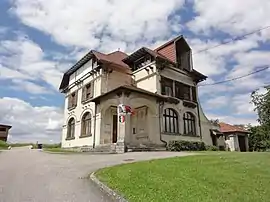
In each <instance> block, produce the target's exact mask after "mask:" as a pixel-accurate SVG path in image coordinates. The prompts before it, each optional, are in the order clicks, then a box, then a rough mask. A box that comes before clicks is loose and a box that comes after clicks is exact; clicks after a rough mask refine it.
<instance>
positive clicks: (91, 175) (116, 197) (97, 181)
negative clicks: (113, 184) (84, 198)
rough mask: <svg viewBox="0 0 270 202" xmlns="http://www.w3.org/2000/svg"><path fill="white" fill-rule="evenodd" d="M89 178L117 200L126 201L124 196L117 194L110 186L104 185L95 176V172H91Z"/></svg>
mask: <svg viewBox="0 0 270 202" xmlns="http://www.w3.org/2000/svg"><path fill="white" fill-rule="evenodd" d="M89 179H90V180H91V181H92V182H94V183H95V184H96V185H97V186H98V187H99V188H100V189H101V190H102V191H103V192H105V193H106V194H107V195H109V196H110V197H112V198H114V199H116V200H117V201H119V202H128V201H127V200H126V199H125V198H124V197H122V196H121V195H119V194H118V193H116V192H115V191H114V190H112V189H111V188H109V187H108V186H107V185H105V184H104V183H102V182H101V181H100V180H99V179H98V178H97V177H96V176H95V172H92V173H91V174H90V175H89Z"/></svg>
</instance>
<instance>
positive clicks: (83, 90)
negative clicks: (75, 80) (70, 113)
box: [82, 86, 86, 102]
mask: <svg viewBox="0 0 270 202" xmlns="http://www.w3.org/2000/svg"><path fill="white" fill-rule="evenodd" d="M85 98H86V87H85V86H84V87H83V88H82V102H84V101H85Z"/></svg>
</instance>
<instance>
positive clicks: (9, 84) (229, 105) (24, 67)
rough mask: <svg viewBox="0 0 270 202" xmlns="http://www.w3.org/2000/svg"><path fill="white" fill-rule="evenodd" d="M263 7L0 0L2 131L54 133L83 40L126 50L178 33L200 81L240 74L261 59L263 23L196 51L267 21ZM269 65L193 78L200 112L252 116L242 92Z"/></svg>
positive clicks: (35, 135) (25, 137)
mask: <svg viewBox="0 0 270 202" xmlns="http://www.w3.org/2000/svg"><path fill="white" fill-rule="evenodd" d="M269 11H270V1H269V0H260V1H258V0H245V2H244V3H243V2H242V1H240V0H238V1H235V0H227V1H224V0H186V1H185V0H166V1H165V0H147V1H145V0H129V1H126V0H99V1H92V0H76V1H74V0H1V1H0V123H6V124H12V125H13V128H12V130H11V136H10V139H9V140H10V141H34V142H35V141H37V140H38V141H50V140H51V141H59V140H60V137H61V125H62V122H63V120H62V114H63V101H64V100H63V95H61V94H60V93H59V91H58V87H59V84H60V80H61V76H62V74H63V72H64V71H65V70H67V69H68V68H70V67H71V65H72V64H74V63H75V62H76V60H78V59H80V57H82V56H83V55H84V54H85V53H86V52H87V51H89V50H90V49H96V50H99V51H104V52H110V51H115V50H117V49H118V48H120V50H122V51H126V52H128V53H130V52H132V51H134V50H135V49H137V48H139V47H141V46H147V47H150V48H154V47H156V46H157V45H160V44H162V43H163V42H165V41H166V40H168V39H171V38H172V37H175V36H177V35H180V34H183V35H184V36H185V37H186V39H187V41H188V43H189V44H190V45H191V47H192V49H193V53H194V55H193V60H194V68H195V69H197V70H199V71H200V72H202V73H204V74H206V75H208V76H209V79H208V80H207V81H206V82H205V83H202V85H203V84H211V83H213V82H218V81H222V80H224V79H230V78H234V77H237V76H241V75H244V74H248V73H250V72H252V71H255V70H257V69H260V68H261V67H264V66H265V65H269V64H270V41H269V40H270V28H269V29H264V30H263V31H261V32H257V33H255V34H252V35H249V36H247V37H245V38H240V40H237V41H235V42H233V43H228V44H226V45H223V46H220V47H217V48H213V49H210V50H209V51H203V52H200V53H197V54H196V52H198V51H200V50H203V49H206V48H209V47H213V46H215V45H217V44H220V43H222V42H224V41H228V40H229V39H231V38H235V37H237V36H241V35H244V34H246V33H249V32H252V31H254V30H257V29H260V28H262V27H267V26H269V25H270V14H269ZM269 73H270V70H269V69H268V70H266V71H264V72H261V73H258V74H254V75H252V76H249V77H246V78H244V79H240V80H237V81H234V82H231V83H224V84H220V85H213V86H211V85H210V86H201V87H200V88H199V91H200V100H201V103H202V106H203V108H204V111H205V113H206V115H207V116H208V117H209V118H219V119H220V120H222V121H226V122H228V123H232V124H233V123H235V124H241V123H252V124H256V115H255V113H254V112H253V107H252V105H251V104H250V103H249V102H250V93H251V92H252V91H253V90H255V89H256V88H259V87H261V86H263V85H265V84H269V83H270V76H269Z"/></svg>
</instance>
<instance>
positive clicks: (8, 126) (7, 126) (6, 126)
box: [0, 124, 12, 129]
mask: <svg viewBox="0 0 270 202" xmlns="http://www.w3.org/2000/svg"><path fill="white" fill-rule="evenodd" d="M0 127H4V128H8V129H10V128H12V126H10V125H5V124H0Z"/></svg>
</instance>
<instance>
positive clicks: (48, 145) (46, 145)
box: [42, 143, 61, 149]
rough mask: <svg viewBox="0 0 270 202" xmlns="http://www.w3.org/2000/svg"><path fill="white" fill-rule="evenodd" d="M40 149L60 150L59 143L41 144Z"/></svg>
mask: <svg viewBox="0 0 270 202" xmlns="http://www.w3.org/2000/svg"><path fill="white" fill-rule="evenodd" d="M42 148H48V149H52V148H61V143H59V144H43V145H42Z"/></svg>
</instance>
